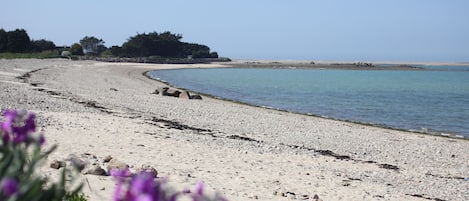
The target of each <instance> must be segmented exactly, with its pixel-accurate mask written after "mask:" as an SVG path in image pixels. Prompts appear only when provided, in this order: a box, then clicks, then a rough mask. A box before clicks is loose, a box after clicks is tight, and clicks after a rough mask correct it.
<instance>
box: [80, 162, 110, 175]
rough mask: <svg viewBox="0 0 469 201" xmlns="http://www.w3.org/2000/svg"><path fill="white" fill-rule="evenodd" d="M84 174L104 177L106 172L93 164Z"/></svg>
mask: <svg viewBox="0 0 469 201" xmlns="http://www.w3.org/2000/svg"><path fill="white" fill-rule="evenodd" d="M85 174H91V175H106V171H105V170H104V169H103V168H101V166H99V165H97V164H93V165H91V166H90V167H88V168H87V169H86V170H85Z"/></svg>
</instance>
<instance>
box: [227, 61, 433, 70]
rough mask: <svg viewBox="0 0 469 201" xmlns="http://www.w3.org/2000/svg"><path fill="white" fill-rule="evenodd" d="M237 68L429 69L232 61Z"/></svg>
mask: <svg viewBox="0 0 469 201" xmlns="http://www.w3.org/2000/svg"><path fill="white" fill-rule="evenodd" d="M229 65H230V66H232V67H235V68H281V69H332V70H411V71H421V70H428V69H425V68H422V67H418V66H413V65H406V64H403V65H392V66H379V65H374V64H357V63H332V64H315V63H314V64H312V63H311V64H307V63H277V62H273V63H259V62H253V63H232V64H231V63H230V64H229Z"/></svg>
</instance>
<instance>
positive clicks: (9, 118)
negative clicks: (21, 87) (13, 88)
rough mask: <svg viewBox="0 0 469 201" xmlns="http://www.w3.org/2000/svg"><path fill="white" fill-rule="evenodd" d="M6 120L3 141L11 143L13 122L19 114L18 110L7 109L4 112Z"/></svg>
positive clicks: (3, 127)
mask: <svg viewBox="0 0 469 201" xmlns="http://www.w3.org/2000/svg"><path fill="white" fill-rule="evenodd" d="M3 116H4V120H3V122H2V132H3V142H4V143H9V142H10V135H11V134H12V132H13V123H14V121H15V119H16V116H18V112H17V111H16V110H13V111H10V110H6V111H5V112H4V113H3Z"/></svg>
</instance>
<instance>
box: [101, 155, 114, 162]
mask: <svg viewBox="0 0 469 201" xmlns="http://www.w3.org/2000/svg"><path fill="white" fill-rule="evenodd" d="M111 159H112V156H111V155H107V156H106V157H104V159H103V162H105V163H109V161H111Z"/></svg>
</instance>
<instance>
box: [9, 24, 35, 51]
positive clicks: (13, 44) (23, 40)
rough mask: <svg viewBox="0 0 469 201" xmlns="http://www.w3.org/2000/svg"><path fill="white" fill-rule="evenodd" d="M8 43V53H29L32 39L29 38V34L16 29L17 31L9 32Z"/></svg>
mask: <svg viewBox="0 0 469 201" xmlns="http://www.w3.org/2000/svg"><path fill="white" fill-rule="evenodd" d="M7 36H8V42H7V50H8V52H15V53H18V52H27V51H28V50H30V45H31V39H30V38H29V36H28V33H27V32H26V31H25V30H24V29H16V30H15V31H9V32H7Z"/></svg>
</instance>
